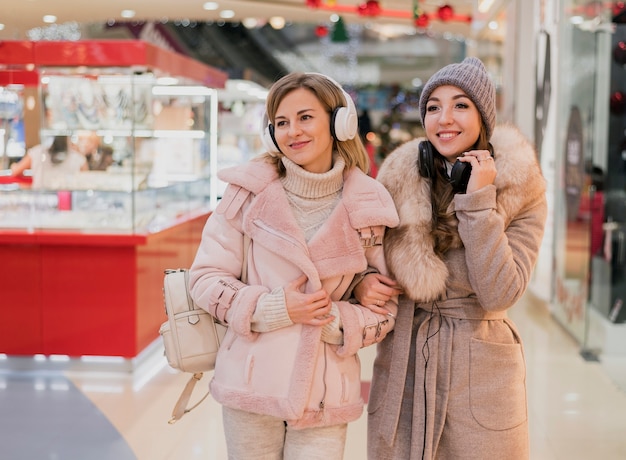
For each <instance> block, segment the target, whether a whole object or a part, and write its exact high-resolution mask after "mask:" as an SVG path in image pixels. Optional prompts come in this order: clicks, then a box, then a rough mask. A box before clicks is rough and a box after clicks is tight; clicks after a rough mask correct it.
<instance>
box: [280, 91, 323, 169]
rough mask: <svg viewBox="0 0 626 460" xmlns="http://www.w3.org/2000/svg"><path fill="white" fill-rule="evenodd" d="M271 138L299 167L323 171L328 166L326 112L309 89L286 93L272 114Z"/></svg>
mask: <svg viewBox="0 0 626 460" xmlns="http://www.w3.org/2000/svg"><path fill="white" fill-rule="evenodd" d="M274 138H275V139H276V143H277V144H278V147H279V148H280V151H281V152H282V153H283V154H284V155H285V156H286V157H287V158H289V159H290V160H291V161H293V162H294V163H296V164H297V165H299V166H301V167H302V168H303V169H305V170H307V171H309V172H313V173H324V172H326V171H329V170H330V169H331V167H332V159H333V143H334V140H333V138H332V136H331V134H330V114H329V113H328V112H327V111H326V110H325V109H324V107H323V106H322V103H321V102H320V101H319V99H318V98H317V96H316V95H315V94H314V93H313V92H312V91H310V90H308V89H305V88H298V89H295V90H293V91H291V92H290V93H288V94H287V95H286V96H285V97H284V98H283V100H282V101H280V104H279V105H278V108H277V110H276V114H275V116H274Z"/></svg>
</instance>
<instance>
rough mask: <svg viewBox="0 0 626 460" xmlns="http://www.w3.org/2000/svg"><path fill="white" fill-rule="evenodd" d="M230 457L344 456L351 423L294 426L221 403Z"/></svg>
mask: <svg viewBox="0 0 626 460" xmlns="http://www.w3.org/2000/svg"><path fill="white" fill-rule="evenodd" d="M222 416H223V420H224V432H225V434H226V446H227V448H228V458H229V459H230V460H342V459H343V451H344V447H345V444H346V433H347V428H348V425H347V424H346V423H344V424H341V425H332V426H324V427H318V428H306V429H303V430H294V429H291V428H289V426H287V424H286V423H285V421H284V420H281V419H278V418H276V417H271V416H269V415H258V414H253V413H251V412H243V411H240V410H236V409H229V408H228V407H222Z"/></svg>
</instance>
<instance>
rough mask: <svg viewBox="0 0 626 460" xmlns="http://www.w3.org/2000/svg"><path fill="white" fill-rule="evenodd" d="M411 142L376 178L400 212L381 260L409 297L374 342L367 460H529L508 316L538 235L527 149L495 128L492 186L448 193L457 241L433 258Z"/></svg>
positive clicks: (518, 359)
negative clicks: (386, 332) (386, 331)
mask: <svg viewBox="0 0 626 460" xmlns="http://www.w3.org/2000/svg"><path fill="white" fill-rule="evenodd" d="M419 141H420V140H414V141H411V142H408V143H407V144H404V145H403V146H401V147H399V148H398V149H397V150H396V151H394V152H393V153H392V154H391V155H390V156H389V157H388V158H387V159H386V160H385V162H384V163H383V165H382V167H381V169H380V172H379V175H378V178H379V180H380V181H381V182H382V183H383V184H384V185H385V186H386V187H387V189H388V190H389V191H390V193H391V195H392V197H393V199H394V202H395V203H396V207H397V209H398V213H399V216H400V225H399V226H398V227H397V228H395V229H392V230H389V231H388V233H387V234H386V237H385V254H386V258H387V265H388V268H389V270H390V272H391V273H392V274H393V276H394V277H395V278H396V279H397V280H398V281H399V282H400V283H401V284H402V286H403V287H404V289H405V292H406V295H405V296H402V297H401V298H400V305H399V311H398V318H397V321H396V326H395V330H394V331H393V332H392V333H390V334H389V335H388V336H387V338H386V339H385V340H384V341H383V342H382V343H381V344H379V345H378V354H377V358H376V362H375V369H374V378H373V382H372V390H371V396H370V402H369V406H368V412H369V420H368V431H369V436H368V443H369V447H368V451H369V458H370V459H372V460H383V459H395V460H409V459H421V458H425V459H435V458H436V459H450V460H452V459H454V460H456V459H480V460H490V459H493V460H505V459H526V458H528V424H527V405H526V385H525V377H526V370H525V364H524V354H523V347H522V342H521V339H520V337H519V334H518V333H517V331H516V328H515V325H514V324H513V323H512V321H511V320H510V319H508V318H507V314H506V311H507V309H508V308H510V307H512V306H513V305H514V304H515V302H517V301H518V300H519V299H520V297H521V296H522V294H523V293H524V291H525V290H526V288H527V286H528V282H529V279H530V277H531V273H532V270H533V268H534V265H535V262H536V260H537V254H538V251H539V247H540V244H541V240H542V237H543V231H544V223H545V219H546V214H547V206H546V198H545V181H544V179H543V177H542V174H541V170H540V168H539V165H538V163H537V160H536V154H535V151H534V149H533V148H532V146H531V145H530V144H529V143H528V142H527V141H526V140H525V138H524V137H523V136H522V135H521V133H519V131H517V130H516V129H515V128H513V127H511V126H499V127H497V128H496V130H495V132H494V135H493V138H492V140H491V142H492V144H493V146H494V150H495V161H496V167H497V170H498V174H497V177H496V180H495V185H492V186H487V187H484V188H483V189H481V190H478V191H476V192H473V193H469V194H461V195H456V197H455V199H454V200H453V203H452V206H453V207H454V210H455V211H456V217H457V219H458V232H459V236H460V240H459V241H458V242H457V245H458V247H457V248H455V249H452V250H450V251H449V252H448V253H447V254H446V255H445V258H443V259H441V258H439V257H438V256H436V255H435V253H434V251H433V244H432V238H431V236H430V235H429V230H430V226H431V205H430V192H429V181H428V180H425V179H424V178H422V177H421V176H420V175H419V171H418V168H417V159H418V148H417V145H418V143H419ZM427 338H428V339H427ZM405 388H406V389H405ZM425 388H426V390H425ZM424 448H425V449H424ZM422 451H424V455H423V456H422Z"/></svg>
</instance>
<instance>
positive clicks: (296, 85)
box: [261, 72, 369, 176]
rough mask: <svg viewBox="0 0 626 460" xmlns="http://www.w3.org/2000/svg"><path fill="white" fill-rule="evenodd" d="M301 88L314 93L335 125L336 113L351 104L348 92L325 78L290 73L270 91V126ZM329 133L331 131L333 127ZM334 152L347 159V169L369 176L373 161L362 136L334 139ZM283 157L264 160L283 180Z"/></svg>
mask: <svg viewBox="0 0 626 460" xmlns="http://www.w3.org/2000/svg"><path fill="white" fill-rule="evenodd" d="M300 88H303V89H306V90H308V91H311V92H312V93H313V94H314V95H315V97H317V99H318V100H319V101H320V103H321V104H322V106H323V107H324V108H325V109H326V111H327V112H328V114H329V115H331V122H332V113H333V111H334V110H335V109H336V108H337V107H345V106H346V104H347V101H346V100H345V97H349V96H348V95H347V94H346V96H344V91H343V90H342V89H341V88H340V87H339V86H337V84H336V83H334V82H333V81H332V80H330V79H329V78H327V77H325V76H324V75H321V74H316V73H303V72H294V73H290V74H288V75H286V76H284V77H282V78H281V79H280V80H278V81H277V82H275V83H274V84H273V85H272V87H271V88H270V91H269V94H268V96H267V101H266V105H265V107H266V113H267V118H268V120H269V122H270V123H274V117H275V116H276V111H277V110H278V106H279V105H280V103H281V102H282V100H283V99H284V98H285V96H287V94H289V93H291V92H292V91H294V90H296V89H300ZM328 129H330V126H329V127H328ZM333 150H334V151H335V152H337V154H339V156H341V157H342V158H343V160H344V161H345V163H346V169H350V168H352V167H357V168H359V169H360V170H362V171H363V172H365V173H367V172H368V171H369V157H368V156H367V151H366V150H365V146H364V145H363V142H362V141H361V138H360V136H359V135H358V134H357V135H356V136H355V137H354V139H348V140H345V141H338V140H337V139H334V142H333ZM281 155H282V154H281V153H278V154H270V153H265V154H263V155H262V157H261V159H263V160H264V161H266V162H269V163H272V164H274V165H275V166H276V169H277V171H278V174H279V175H281V176H283V175H284V174H285V167H284V166H283V163H282V161H280V157H281Z"/></svg>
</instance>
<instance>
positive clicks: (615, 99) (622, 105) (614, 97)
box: [609, 91, 626, 115]
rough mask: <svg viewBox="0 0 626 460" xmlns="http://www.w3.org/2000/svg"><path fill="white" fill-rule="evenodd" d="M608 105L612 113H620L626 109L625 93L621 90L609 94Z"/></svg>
mask: <svg viewBox="0 0 626 460" xmlns="http://www.w3.org/2000/svg"><path fill="white" fill-rule="evenodd" d="M609 107H610V109H611V113H613V114H614V115H622V114H623V113H624V111H625V109H626V95H625V94H624V93H622V92H621V91H615V92H614V93H613V94H611V100H610V104H609Z"/></svg>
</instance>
